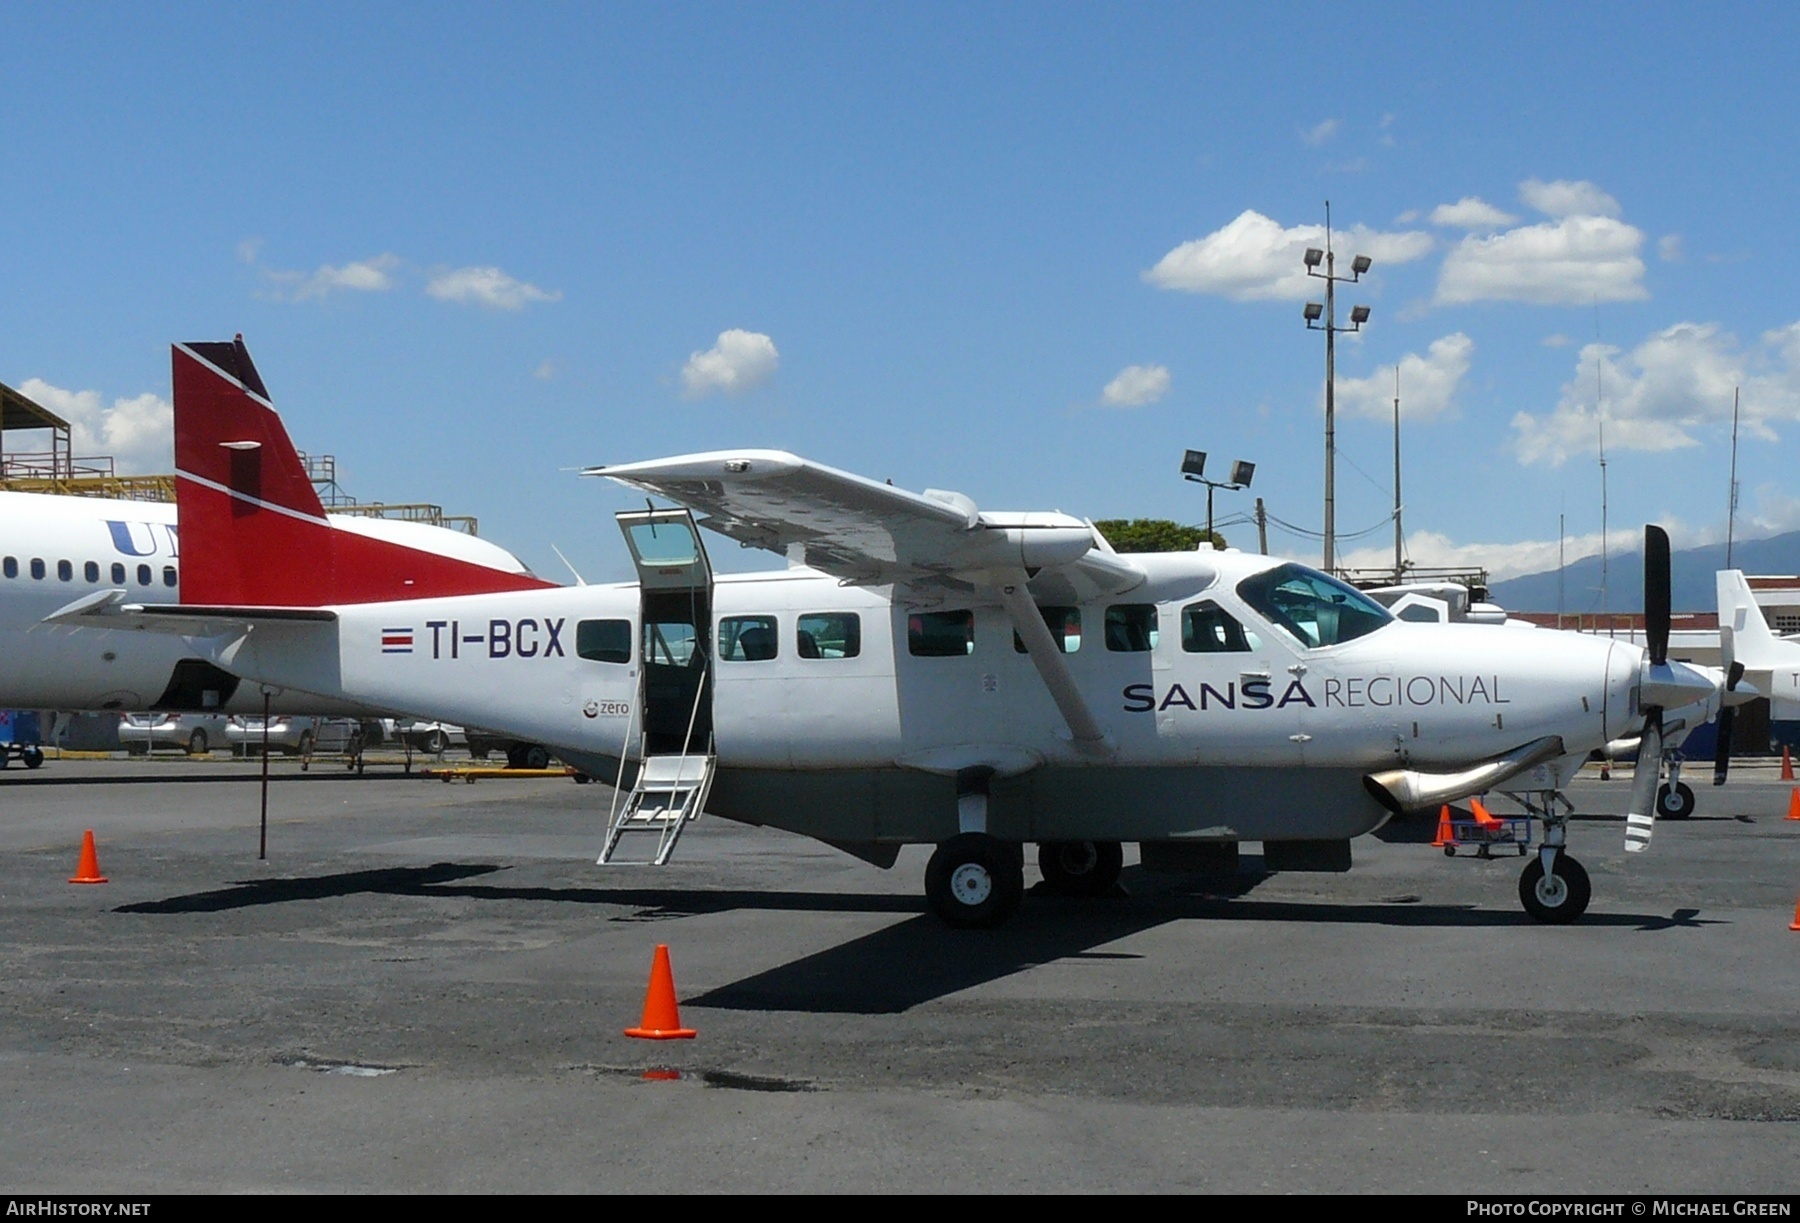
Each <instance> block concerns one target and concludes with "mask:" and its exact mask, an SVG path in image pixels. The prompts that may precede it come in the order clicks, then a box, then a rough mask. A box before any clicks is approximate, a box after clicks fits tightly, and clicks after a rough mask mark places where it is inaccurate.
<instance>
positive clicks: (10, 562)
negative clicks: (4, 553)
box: [0, 556, 19, 578]
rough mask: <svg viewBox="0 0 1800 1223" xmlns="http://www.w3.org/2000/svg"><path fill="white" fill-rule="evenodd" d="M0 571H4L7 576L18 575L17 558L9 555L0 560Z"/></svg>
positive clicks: (13, 576) (14, 576)
mask: <svg viewBox="0 0 1800 1223" xmlns="http://www.w3.org/2000/svg"><path fill="white" fill-rule="evenodd" d="M0 573H4V574H5V575H6V576H7V577H9V578H16V577H18V576H19V558H18V557H16V556H9V557H7V558H6V559H5V560H4V561H0Z"/></svg>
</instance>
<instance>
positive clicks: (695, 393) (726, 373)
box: [681, 327, 781, 399]
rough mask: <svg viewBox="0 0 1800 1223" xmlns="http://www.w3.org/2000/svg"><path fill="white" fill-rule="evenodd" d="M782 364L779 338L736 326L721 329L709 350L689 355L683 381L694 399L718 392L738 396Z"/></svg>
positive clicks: (761, 382) (769, 377) (682, 374)
mask: <svg viewBox="0 0 1800 1223" xmlns="http://www.w3.org/2000/svg"><path fill="white" fill-rule="evenodd" d="M780 363H781V354H780V353H778V352H776V351H775V341H773V340H771V339H770V338H769V337H768V336H766V335H763V334H762V333H760V332H756V331H741V330H739V329H737V328H735V327H734V328H732V329H731V330H730V331H721V332H720V333H719V342H718V343H717V344H714V345H713V346H712V347H711V348H709V349H707V350H706V351H705V352H696V353H693V354H691V355H690V356H689V357H688V359H687V364H686V365H684V366H682V367H681V382H682V385H683V386H684V387H685V388H686V390H687V395H688V398H690V399H698V398H700V397H701V396H703V395H710V394H711V393H712V392H714V391H722V392H724V393H725V394H727V395H737V394H740V393H742V392H744V391H749V390H754V389H755V388H756V387H759V386H762V385H763V384H764V383H766V382H768V381H769V380H770V379H771V378H773V377H774V376H775V368H776V366H778V365H779V364H780Z"/></svg>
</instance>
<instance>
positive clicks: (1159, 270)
mask: <svg viewBox="0 0 1800 1223" xmlns="http://www.w3.org/2000/svg"><path fill="white" fill-rule="evenodd" d="M1433 244H1434V240H1433V239H1432V237H1431V235H1430V234H1427V233H1420V232H1407V233H1380V232H1378V231H1375V230H1371V229H1368V228H1366V227H1364V226H1361V225H1357V226H1354V227H1352V228H1350V229H1347V230H1338V231H1337V233H1336V234H1334V235H1333V245H1334V246H1336V248H1337V249H1338V250H1339V251H1341V252H1344V253H1345V254H1346V255H1349V254H1357V255H1367V256H1369V258H1371V259H1373V260H1374V261H1375V264H1376V266H1377V267H1382V266H1385V265H1387V264H1394V263H1408V262H1410V261H1412V260H1414V259H1418V258H1421V257H1423V256H1424V255H1426V254H1427V253H1428V252H1430V250H1431V248H1432V246H1433ZM1324 245H1325V227H1324V226H1323V225H1295V226H1293V227H1292V228H1284V227H1283V226H1282V225H1281V223H1280V222H1278V221H1273V220H1271V219H1269V218H1268V217H1265V216H1263V215H1262V214H1261V213H1260V212H1256V211H1254V210H1252V209H1245V210H1244V211H1243V212H1242V213H1240V214H1239V215H1238V217H1237V219H1236V220H1234V221H1232V222H1231V223H1230V224H1229V225H1226V226H1224V227H1223V228H1220V229H1216V230H1214V231H1213V232H1212V233H1210V234H1208V235H1206V236H1205V237H1204V238H1195V239H1194V240H1192V241H1190V242H1183V243H1182V244H1181V245H1180V246H1178V247H1176V248H1175V249H1174V250H1172V251H1170V252H1169V253H1168V254H1166V255H1164V256H1163V257H1162V258H1161V259H1160V260H1158V261H1157V264H1156V266H1155V267H1153V268H1151V269H1150V270H1149V271H1147V272H1145V273H1144V280H1145V281H1146V282H1148V283H1149V284H1152V285H1155V286H1156V287H1157V288H1159V289H1181V290H1183V291H1185V292H1188V293H1217V294H1220V295H1222V296H1224V297H1229V298H1231V299H1233V300H1234V301H1256V300H1276V301H1300V300H1304V299H1305V298H1306V297H1308V296H1310V295H1312V294H1315V293H1317V292H1319V290H1320V288H1321V286H1320V284H1319V282H1318V281H1317V280H1316V279H1314V278H1312V277H1309V276H1308V275H1307V274H1306V268H1305V265H1303V264H1302V263H1301V261H1300V260H1301V256H1302V255H1303V254H1304V253H1305V251H1306V248H1307V247H1309V246H1317V247H1322V246H1324Z"/></svg>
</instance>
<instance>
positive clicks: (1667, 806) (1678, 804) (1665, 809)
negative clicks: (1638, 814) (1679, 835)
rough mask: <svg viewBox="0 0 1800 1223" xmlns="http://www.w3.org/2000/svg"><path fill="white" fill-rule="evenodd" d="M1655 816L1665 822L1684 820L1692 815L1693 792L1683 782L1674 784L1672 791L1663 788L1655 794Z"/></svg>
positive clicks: (1666, 787) (1665, 787)
mask: <svg viewBox="0 0 1800 1223" xmlns="http://www.w3.org/2000/svg"><path fill="white" fill-rule="evenodd" d="M1656 814H1657V816H1658V817H1659V818H1661V819H1665V820H1685V819H1686V818H1687V817H1688V816H1690V815H1692V814H1694V792H1693V791H1692V790H1690V789H1688V787H1687V783H1686V782H1685V781H1678V782H1676V783H1675V788H1674V789H1670V788H1669V787H1668V786H1663V787H1662V788H1661V789H1659V790H1658V791H1657V792H1656Z"/></svg>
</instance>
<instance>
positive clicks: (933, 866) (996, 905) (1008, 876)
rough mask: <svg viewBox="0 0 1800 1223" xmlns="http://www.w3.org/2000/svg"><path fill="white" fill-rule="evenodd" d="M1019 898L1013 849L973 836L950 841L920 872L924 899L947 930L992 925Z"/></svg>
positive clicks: (1020, 876) (1021, 889) (1020, 880)
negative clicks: (923, 870) (952, 927)
mask: <svg viewBox="0 0 1800 1223" xmlns="http://www.w3.org/2000/svg"><path fill="white" fill-rule="evenodd" d="M1024 895H1025V879H1024V868H1023V866H1022V864H1021V861H1020V854H1019V852H1018V848H1017V847H1016V846H1013V845H1007V844H1005V843H1003V842H1000V841H996V840H995V839H994V838H993V837H990V836H988V835H986V834H985V833H979V832H965V833H963V834H962V835H960V836H954V837H951V838H950V839H949V840H948V841H945V842H944V843H943V844H942V845H939V846H938V847H937V852H935V853H933V854H932V855H931V861H930V862H929V863H928V864H927V865H926V867H925V899H926V900H927V901H928V902H929V903H930V905H931V911H932V912H933V913H936V914H937V915H938V916H939V917H941V918H942V919H943V920H944V921H945V922H946V923H948V924H949V925H952V926H958V927H963V928H977V927H985V926H997V925H999V924H1000V923H1001V922H1003V921H1005V920H1006V919H1007V918H1009V917H1011V916H1012V915H1013V913H1014V912H1015V911H1016V910H1017V909H1018V907H1019V901H1020V900H1021V899H1022V898H1023V897H1024Z"/></svg>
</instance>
